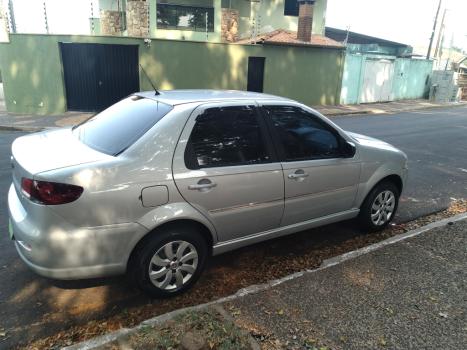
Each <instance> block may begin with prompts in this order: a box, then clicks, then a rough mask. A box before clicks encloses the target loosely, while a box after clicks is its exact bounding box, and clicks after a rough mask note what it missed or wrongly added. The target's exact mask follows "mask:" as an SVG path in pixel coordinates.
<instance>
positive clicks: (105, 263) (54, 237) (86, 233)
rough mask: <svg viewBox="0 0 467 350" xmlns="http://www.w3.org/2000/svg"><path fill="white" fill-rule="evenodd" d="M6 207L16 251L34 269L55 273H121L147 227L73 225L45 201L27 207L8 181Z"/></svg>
mask: <svg viewBox="0 0 467 350" xmlns="http://www.w3.org/2000/svg"><path fill="white" fill-rule="evenodd" d="M8 208H9V215H10V221H11V227H12V230H13V236H14V239H15V246H16V250H17V251H18V254H19V256H20V257H21V259H22V260H23V261H24V262H25V263H26V264H27V265H28V266H29V267H30V268H31V269H32V270H33V271H35V272H36V273H38V274H39V275H42V276H45V277H50V278H55V279H82V278H95V277H104V276H109V275H115V274H120V273H124V272H125V270H126V265H127V261H128V258H129V256H130V254H131V251H132V250H133V247H134V246H135V245H136V243H137V242H138V241H139V240H140V238H141V237H143V236H144V235H145V234H146V232H147V229H146V228H144V227H143V226H141V225H139V224H136V223H125V224H116V225H105V226H99V227H84V228H79V227H74V226H72V225H70V224H69V223H68V222H66V221H65V220H64V219H63V218H61V217H60V216H58V215H57V214H55V213H54V212H53V211H52V210H50V208H48V207H47V206H40V205H36V207H33V206H31V208H28V210H29V211H31V213H30V212H27V211H26V209H25V208H24V207H23V205H22V204H21V201H20V199H19V198H18V195H17V193H16V190H15V188H14V186H13V185H12V186H11V187H10V190H9V193H8Z"/></svg>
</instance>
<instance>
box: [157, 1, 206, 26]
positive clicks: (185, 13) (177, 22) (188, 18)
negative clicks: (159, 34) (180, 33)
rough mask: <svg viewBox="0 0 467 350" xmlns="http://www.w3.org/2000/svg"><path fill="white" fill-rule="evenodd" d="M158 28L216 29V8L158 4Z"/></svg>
mask: <svg viewBox="0 0 467 350" xmlns="http://www.w3.org/2000/svg"><path fill="white" fill-rule="evenodd" d="M157 28H159V29H178V30H191V31H196V32H204V31H206V29H207V31H208V32H213V31H214V8H213V7H199V6H185V5H172V4H157Z"/></svg>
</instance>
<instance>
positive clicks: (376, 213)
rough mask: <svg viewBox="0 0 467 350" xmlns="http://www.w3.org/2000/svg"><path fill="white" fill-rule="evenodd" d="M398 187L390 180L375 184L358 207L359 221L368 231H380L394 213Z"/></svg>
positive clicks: (397, 200)
mask: <svg viewBox="0 0 467 350" xmlns="http://www.w3.org/2000/svg"><path fill="white" fill-rule="evenodd" d="M399 196H400V193H399V189H398V188H397V187H396V186H395V185H394V184H393V183H392V182H389V181H388V182H382V183H380V184H378V185H376V186H375V187H374V188H373V190H372V191H371V192H370V194H369V195H368V196H367V198H366V199H365V201H364V202H363V205H362V206H361V208H360V214H359V218H358V219H359V222H360V224H361V226H362V227H363V228H364V229H366V230H369V231H381V230H383V229H384V228H385V227H387V226H388V225H389V223H390V222H391V220H392V219H393V218H394V216H395V215H396V211H397V207H398V205H399Z"/></svg>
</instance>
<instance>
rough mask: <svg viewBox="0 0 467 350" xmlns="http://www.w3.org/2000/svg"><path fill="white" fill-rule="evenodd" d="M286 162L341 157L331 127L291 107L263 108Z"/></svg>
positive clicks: (335, 136)
mask: <svg viewBox="0 0 467 350" xmlns="http://www.w3.org/2000/svg"><path fill="white" fill-rule="evenodd" d="M264 109H265V110H266V112H267V114H268V115H269V117H270V118H271V120H272V122H273V125H274V128H275V130H276V134H277V135H278V137H279V139H280V141H281V143H282V145H283V148H284V153H285V154H284V156H285V159H286V160H288V161H293V160H305V159H317V158H335V157H338V156H339V155H340V142H339V140H340V139H339V138H338V136H337V134H336V133H335V132H334V130H332V128H331V127H330V126H328V125H326V123H324V122H323V121H321V120H320V119H319V118H318V117H316V116H314V115H313V114H311V113H309V112H307V111H305V110H303V109H301V108H298V107H292V106H266V107H264Z"/></svg>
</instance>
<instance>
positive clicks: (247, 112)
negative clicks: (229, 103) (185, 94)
mask: <svg viewBox="0 0 467 350" xmlns="http://www.w3.org/2000/svg"><path fill="white" fill-rule="evenodd" d="M269 161H270V156H269V155H268V151H267V150H266V146H265V139H264V135H263V133H262V130H261V127H260V124H259V120H258V115H257V113H256V110H255V109H254V107H250V106H235V107H221V108H209V109H207V110H205V111H204V112H203V114H200V115H199V116H198V117H197V118H196V124H195V126H194V127H193V130H192V132H191V135H190V139H189V141H188V145H187V148H186V153H185V163H186V166H187V168H189V169H200V168H209V167H222V166H235V165H247V164H258V163H265V162H269Z"/></svg>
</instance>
